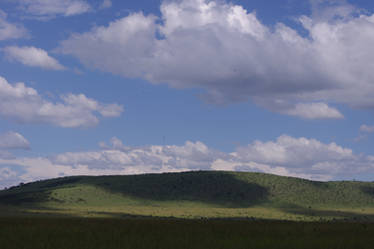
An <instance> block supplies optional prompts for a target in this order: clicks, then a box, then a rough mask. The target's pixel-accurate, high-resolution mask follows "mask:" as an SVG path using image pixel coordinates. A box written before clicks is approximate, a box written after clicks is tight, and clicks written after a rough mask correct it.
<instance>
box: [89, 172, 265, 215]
mask: <svg viewBox="0 0 374 249" xmlns="http://www.w3.org/2000/svg"><path fill="white" fill-rule="evenodd" d="M99 180H100V181H95V185H96V186H100V187H102V188H103V189H105V190H106V191H109V192H113V193H121V194H123V195H125V196H131V197H136V198H141V199H145V200H154V201H199V202H203V203H207V204H215V205H220V206H225V207H232V208H238V207H243V208H244V207H250V206H253V205H255V204H259V203H261V202H264V201H267V199H268V195H269V192H268V190H267V189H266V188H264V187H262V186H260V185H258V184H254V183H248V182H245V181H242V180H240V179H237V178H236V177H235V176H234V175H233V174H230V173H226V172H213V171H211V172H209V171H198V172H186V173H164V174H147V175H136V176H131V177H127V176H107V177H103V178H100V179H99ZM121 180H122V181H121Z"/></svg>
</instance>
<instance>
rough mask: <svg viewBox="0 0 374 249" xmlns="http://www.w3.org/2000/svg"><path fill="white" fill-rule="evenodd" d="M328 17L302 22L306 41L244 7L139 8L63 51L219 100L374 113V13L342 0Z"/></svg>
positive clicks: (326, 113) (295, 111)
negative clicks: (156, 13)
mask: <svg viewBox="0 0 374 249" xmlns="http://www.w3.org/2000/svg"><path fill="white" fill-rule="evenodd" d="M327 8H328V9H327ZM314 12H315V13H318V11H317V10H315V11H314ZM322 12H323V14H322ZM320 13H321V14H320V15H317V14H313V15H312V16H309V17H308V16H302V17H300V18H299V22H300V24H301V25H302V26H303V27H304V29H305V30H306V31H307V32H308V36H307V37H305V36H303V35H301V34H299V33H298V32H297V31H296V30H294V29H292V28H291V27H289V26H286V25H285V24H282V23H278V24H277V25H276V26H275V27H268V26H266V25H264V24H263V23H261V22H260V21H259V20H258V18H257V17H256V15H255V13H248V12H247V10H245V9H244V8H243V7H242V6H240V5H234V4H231V3H225V2H222V1H207V0H181V1H177V2H174V1H165V2H164V3H163V4H162V5H161V14H162V16H161V17H160V18H156V17H155V16H152V15H148V16H146V15H144V14H143V13H132V14H130V15H129V16H127V17H124V18H121V19H118V20H115V21H113V22H111V23H110V24H109V25H108V26H100V27H94V28H93V29H92V30H91V31H88V32H86V33H82V34H74V35H72V36H71V37H70V38H69V39H67V40H65V41H62V42H61V44H60V51H62V52H63V53H65V54H71V55H73V56H76V57H77V58H79V59H80V61H81V62H82V63H83V64H85V65H86V66H88V67H90V68H97V69H99V70H102V71H107V72H111V73H114V74H118V75H122V76H124V77H140V78H144V79H147V80H148V81H150V82H152V83H155V84H156V83H167V84H169V85H170V86H171V87H175V88H202V89H205V90H206V93H205V95H204V97H205V99H206V100H208V101H210V102H214V103H229V102H236V101H247V100H248V99H251V100H253V101H254V102H255V103H257V104H259V105H261V106H264V107H266V108H268V109H270V110H273V111H277V112H280V113H284V114H288V115H296V116H300V117H302V118H308V119H316V118H335V119H336V118H342V117H343V115H342V114H341V113H340V112H339V111H338V110H337V109H336V108H333V107H331V106H329V105H330V104H331V103H333V104H347V105H349V106H351V107H355V108H362V109H372V108H373V107H374V96H373V95H374V94H373V93H374V84H373V82H374V71H373V70H372V67H373V60H372V58H373V56H374V49H373V46H372V44H373V42H374V36H373V35H372V34H373V32H374V15H370V14H363V13H359V15H358V14H357V10H356V9H355V8H353V7H352V6H348V5H342V4H339V5H337V6H336V5H329V6H327V7H326V6H325V9H323V10H322V9H321V12H320ZM277 103H282V105H283V106H282V107H281V108H280V107H279V106H278V104H277ZM285 107H287V108H285Z"/></svg>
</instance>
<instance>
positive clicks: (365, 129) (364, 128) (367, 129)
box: [360, 124, 374, 133]
mask: <svg viewBox="0 0 374 249" xmlns="http://www.w3.org/2000/svg"><path fill="white" fill-rule="evenodd" d="M360 131H362V132H367V133H373V132H374V126H370V125H365V124H363V125H361V126H360Z"/></svg>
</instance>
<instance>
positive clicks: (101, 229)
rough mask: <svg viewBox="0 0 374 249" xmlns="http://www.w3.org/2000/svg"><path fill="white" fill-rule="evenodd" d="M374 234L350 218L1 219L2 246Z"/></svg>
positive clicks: (332, 243)
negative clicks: (303, 220) (294, 219)
mask: <svg viewBox="0 0 374 249" xmlns="http://www.w3.org/2000/svg"><path fill="white" fill-rule="evenodd" d="M373 234H374V224H371V223H349V222H340V223H336V222H326V223H319V222H317V223H316V222H307V223H305V222H282V221H250V220H228V219H224V220H217V219H216V220H191V219H159V218H158V219H157V218H153V219H147V218H142V219H139V218H127V219H108V218H106V219H98V218H55V217H54V218H51V217H50V218H46V217H43V218H40V217H39V218H38V217H28V218H0V243H1V248H2V249H13V248H17V249H51V248H53V249H66V248H69V249H104V248H108V249H109V248H110V249H116V248H118V249H119V248H121V249H126V248H128V249H138V248H142V249H143V248H144V249H151V248H152V249H157V248H160V249H168V248H172V249H179V248H180V249H182V248H183V249H191V248H194V249H200V248H201V249H210V248H212V249H225V248H227V249H249V248H257V249H262V248H263V249H278V248H279V249H281V248H282V249H293V248H298V249H304V248H308V249H319V248H321V249H352V248H354V249H361V248H373V245H374V236H373Z"/></svg>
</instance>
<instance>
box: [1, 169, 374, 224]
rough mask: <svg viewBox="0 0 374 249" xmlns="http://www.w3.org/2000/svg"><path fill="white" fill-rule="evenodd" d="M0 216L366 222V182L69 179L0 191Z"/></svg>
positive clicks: (241, 177) (232, 176)
mask: <svg viewBox="0 0 374 249" xmlns="http://www.w3.org/2000/svg"><path fill="white" fill-rule="evenodd" d="M0 211H1V212H0V216H3V217H6V216H22V215H23V216H30V215H34V216H45V215H52V216H65V217H66V216H68V217H107V218H111V217H122V218H126V217H132V216H142V217H177V218H194V219H196V218H202V217H204V218H244V219H247V218H255V219H269V220H294V221H321V220H322V221H328V220H345V221H349V220H351V221H363V222H368V221H374V183H370V182H355V181H352V182H349V181H342V182H316V181H308V180H304V179H298V178H290V177H281V176H276V175H269V174H261V173H238V172H215V171H200V172H186V173H167V174H148V175H135V176H99V177H88V176H76V177H64V178H58V179H51V180H46V181H39V182H34V183H29V184H24V185H22V186H18V187H13V188H10V189H7V190H4V191H0Z"/></svg>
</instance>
